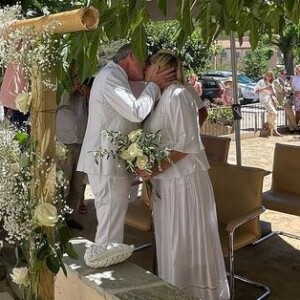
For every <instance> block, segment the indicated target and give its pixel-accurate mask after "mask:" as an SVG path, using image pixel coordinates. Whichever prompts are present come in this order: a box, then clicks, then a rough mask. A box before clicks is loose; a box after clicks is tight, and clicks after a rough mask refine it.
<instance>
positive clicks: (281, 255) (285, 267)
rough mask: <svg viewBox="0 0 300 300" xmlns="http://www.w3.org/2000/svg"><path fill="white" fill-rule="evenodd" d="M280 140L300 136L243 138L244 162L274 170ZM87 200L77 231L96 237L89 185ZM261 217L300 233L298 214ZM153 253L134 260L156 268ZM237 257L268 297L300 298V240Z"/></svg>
mask: <svg viewBox="0 0 300 300" xmlns="http://www.w3.org/2000/svg"><path fill="white" fill-rule="evenodd" d="M277 142H280V143H287V144H294V145H299V146H300V136H292V135H286V136H284V137H271V138H252V139H243V140H242V141H241V145H242V165H245V166H256V167H261V168H264V169H266V170H270V171H271V170H272V163H273V162H272V159H273V150H274V146H275V143H277ZM228 161H229V163H233V164H235V163H236V160H235V142H234V141H232V142H231V146H230V153H229V159H228ZM299 176H300V174H299ZM270 179H271V176H268V177H266V179H265V184H264V190H266V189H268V188H269V186H270ZM86 202H87V205H88V214H86V215H79V216H77V220H78V221H79V222H80V223H82V224H83V226H84V230H83V231H81V232H75V231H74V232H73V234H74V236H83V237H85V238H87V239H90V240H93V238H94V234H95V226H96V217H95V211H94V208H93V194H92V193H91V191H90V189H89V188H88V189H87V191H86ZM261 220H263V221H264V228H268V227H272V229H273V230H285V231H289V232H291V233H295V234H299V235H300V218H298V217H295V216H292V215H286V214H281V213H277V212H273V211H266V212H265V213H264V214H263V215H262V217H261ZM149 241H151V234H149V233H142V232H139V231H137V230H133V229H131V228H129V227H126V228H125V242H126V243H128V244H135V245H140V244H143V243H144V242H149ZM13 254H14V253H13V252H12V251H10V252H9V251H6V252H5V253H4V254H3V257H2V258H3V259H4V260H6V261H13ZM152 254H153V249H152V248H151V247H150V248H147V249H144V250H142V251H139V252H137V253H134V254H133V256H132V257H131V258H130V260H131V261H132V262H134V263H136V264H138V265H141V266H142V267H144V268H145V269H147V270H150V271H152V270H153V269H152V259H153V255H152ZM236 257H237V258H236V271H237V273H240V274H241V275H244V276H247V277H249V278H251V279H254V280H257V281H260V282H262V283H265V284H266V285H268V286H269V287H270V288H271V291H272V294H271V296H270V297H269V298H268V299H271V300H297V299H300V284H299V278H300V241H297V240H292V239H290V238H284V237H281V236H275V237H273V238H271V239H269V240H267V241H266V242H264V243H262V244H259V245H257V246H255V247H254V246H249V247H245V248H244V249H243V250H239V251H237V252H236ZM237 291H238V292H237V300H248V299H249V300H250V299H255V298H256V296H257V295H258V294H259V292H260V291H259V290H257V289H255V288H252V287H250V288H249V287H248V286H245V285H242V284H240V285H237ZM4 292H8V293H11V290H10V289H9V287H8V285H7V281H6V280H2V281H0V299H1V300H2V298H1V296H2V295H1V293H4ZM74 300H75V299H74ZM82 300H87V299H82ZM166 300H168V299H166ZM170 300H172V299H170Z"/></svg>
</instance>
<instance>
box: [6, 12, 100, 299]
mask: <svg viewBox="0 0 300 300" xmlns="http://www.w3.org/2000/svg"><path fill="white" fill-rule="evenodd" d="M55 21H56V22H59V23H60V26H58V27H56V29H55V33H67V32H76V31H83V30H92V29H95V28H96V27H97V26H98V21H99V13H98V11H97V10H96V9H95V8H93V7H89V8H82V9H77V10H74V11H69V12H63V13H58V14H53V15H49V16H44V17H39V18H33V19H28V20H21V21H17V22H15V23H14V24H12V25H11V26H10V27H9V29H8V32H10V31H13V30H17V29H20V28H22V27H28V26H33V27H34V28H35V30H36V31H37V32H42V31H43V28H44V26H45V25H47V24H50V23H51V22H55ZM6 33H7V32H6ZM44 76H46V77H47V78H45V77H44ZM45 79H47V81H49V79H50V81H51V82H52V83H53V84H55V82H56V78H55V75H54V73H53V72H52V71H51V70H50V71H49V74H48V75H43V74H42V72H41V71H40V70H39V66H36V68H35V69H33V70H32V77H31V83H32V87H31V92H32V104H31V110H30V120H31V140H32V147H34V149H35V151H36V153H37V154H38V155H39V156H40V157H41V158H43V159H44V160H46V161H50V160H52V159H54V158H55V129H56V126H55V122H56V92H55V91H51V90H49V89H48V88H47V87H45V86H44V82H45ZM35 179H39V180H40V182H41V184H40V185H39V186H38V187H32V191H31V192H32V194H33V195H34V196H36V197H37V198H38V199H40V201H43V202H51V201H52V199H53V197H52V195H53V193H54V192H55V165H54V167H53V168H52V169H51V172H50V173H49V172H48V173H47V172H45V170H42V169H39V165H38V164H37V166H36V168H34V170H33V181H34V180H35ZM44 233H46V234H47V236H48V238H49V239H52V238H53V235H54V229H49V228H46V229H44ZM37 299H42V300H54V275H53V273H51V271H49V269H48V268H47V266H46V264H44V265H43V266H42V269H41V271H40V274H39V284H38V290H37Z"/></svg>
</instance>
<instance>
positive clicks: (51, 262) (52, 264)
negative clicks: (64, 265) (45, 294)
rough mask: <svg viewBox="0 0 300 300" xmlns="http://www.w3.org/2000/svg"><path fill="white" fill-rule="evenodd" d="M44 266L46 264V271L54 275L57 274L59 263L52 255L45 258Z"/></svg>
mask: <svg viewBox="0 0 300 300" xmlns="http://www.w3.org/2000/svg"><path fill="white" fill-rule="evenodd" d="M46 264H47V267H48V269H49V270H50V271H51V272H52V273H54V274H57V273H58V271H59V268H60V263H59V260H58V258H57V257H56V256H54V255H49V256H47V258H46Z"/></svg>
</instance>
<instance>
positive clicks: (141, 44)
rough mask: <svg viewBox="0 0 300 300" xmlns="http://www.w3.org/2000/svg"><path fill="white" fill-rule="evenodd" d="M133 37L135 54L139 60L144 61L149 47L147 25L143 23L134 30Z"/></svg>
mask: <svg viewBox="0 0 300 300" xmlns="http://www.w3.org/2000/svg"><path fill="white" fill-rule="evenodd" d="M131 38H132V41H131V43H132V47H133V52H134V54H135V55H136V57H137V58H138V60H140V61H143V60H144V59H145V58H146V55H147V48H146V32H145V27H144V25H143V24H142V23H141V24H140V25H139V26H138V27H136V29H135V30H134V31H133V33H132V36H131Z"/></svg>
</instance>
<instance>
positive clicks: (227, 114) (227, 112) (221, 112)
mask: <svg viewBox="0 0 300 300" xmlns="http://www.w3.org/2000/svg"><path fill="white" fill-rule="evenodd" d="M207 120H208V121H209V122H210V123H217V124H222V125H225V126H232V125H233V122H234V120H233V114H232V110H231V107H226V108H216V109H215V108H212V109H210V110H209V111H208V118H207Z"/></svg>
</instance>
